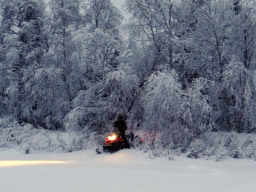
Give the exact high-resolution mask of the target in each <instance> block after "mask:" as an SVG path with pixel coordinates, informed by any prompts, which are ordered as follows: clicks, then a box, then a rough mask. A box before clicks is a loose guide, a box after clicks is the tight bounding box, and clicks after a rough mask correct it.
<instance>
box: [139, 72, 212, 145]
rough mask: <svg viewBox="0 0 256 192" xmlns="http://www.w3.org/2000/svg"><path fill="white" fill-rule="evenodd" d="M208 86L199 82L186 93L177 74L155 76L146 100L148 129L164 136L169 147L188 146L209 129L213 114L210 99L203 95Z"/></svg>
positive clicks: (152, 77) (145, 126) (160, 73)
mask: <svg viewBox="0 0 256 192" xmlns="http://www.w3.org/2000/svg"><path fill="white" fill-rule="evenodd" d="M205 83H206V82H205V80H204V79H199V80H197V81H195V82H194V84H193V86H192V87H190V88H188V89H187V90H182V85H181V83H179V82H178V75H177V73H176V72H175V71H171V73H168V72H167V73H166V72H159V73H154V74H152V75H151V76H150V78H149V79H148V82H147V86H146V90H145V91H146V94H145V96H144V97H143V101H144V105H145V115H144V117H145V120H144V125H143V127H144V129H146V130H153V131H158V132H159V131H160V133H163V137H164V139H163V140H162V142H163V143H165V145H166V144H175V145H177V144H183V145H188V144H189V143H190V141H191V139H193V138H194V137H196V136H198V135H200V134H201V133H203V132H204V131H206V130H207V126H209V122H208V119H209V117H210V114H211V111H212V110H211V107H210V106H209V105H208V97H207V96H206V95H203V94H202V93H201V91H202V90H203V89H204V84H205ZM167 135H168V136H167ZM166 136H167V137H166ZM168 137H169V138H168Z"/></svg>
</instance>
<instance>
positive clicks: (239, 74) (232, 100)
mask: <svg viewBox="0 0 256 192" xmlns="http://www.w3.org/2000/svg"><path fill="white" fill-rule="evenodd" d="M223 83H224V84H223V85H224V88H225V89H224V91H225V102H226V103H225V104H226V105H227V107H228V108H227V110H228V111H227V113H225V114H223V119H224V121H225V123H226V126H227V127H226V130H228V131H237V132H245V131H250V130H251V129H253V128H255V126H256V124H255V123H256V121H255V118H254V114H255V112H256V111H255V110H256V108H255V103H256V100H255V82H254V73H253V72H251V71H249V70H248V69H247V68H246V67H245V66H244V63H243V62H241V61H240V60H239V58H237V57H235V56H233V57H232V60H231V62H230V63H229V64H228V65H227V66H226V68H225V71H224V82H223Z"/></svg>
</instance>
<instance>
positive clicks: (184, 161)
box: [0, 150, 256, 192]
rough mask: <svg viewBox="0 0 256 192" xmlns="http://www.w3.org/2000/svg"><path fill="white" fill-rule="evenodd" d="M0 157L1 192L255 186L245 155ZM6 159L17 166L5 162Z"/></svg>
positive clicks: (206, 191)
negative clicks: (206, 157)
mask: <svg viewBox="0 0 256 192" xmlns="http://www.w3.org/2000/svg"><path fill="white" fill-rule="evenodd" d="M0 159H1V160H0V186H1V190H0V191H1V192H46V191H47V192H90V191H92V192H170V191H173V192H201V191H202V192H255V191H256V182H255V178H256V161H253V160H248V159H246V160H241V159H240V160H236V159H227V160H225V161H220V162H215V161H212V160H203V159H197V160H194V159H188V158H185V157H175V160H172V161H170V160H167V159H166V158H156V159H149V158H148V155H147V154H145V153H142V152H139V151H135V150H123V151H120V152H117V153H115V154H102V155H96V154H95V152H94V151H80V152H74V153H62V154H53V153H50V154H45V153H44V154H29V155H26V154H21V153H19V152H16V151H10V150H6V151H1V152H0ZM10 160H12V161H11V163H12V164H13V163H15V162H16V163H21V164H23V165H15V166H11V167H5V166H6V163H8V162H9V161H10ZM6 161H7V162H6ZM20 161H21V162H20ZM25 162H27V163H28V164H27V165H24V163H25ZM29 163H32V164H31V165H29ZM40 163H42V164H40ZM51 163H52V164H51ZM57 163H60V164H57Z"/></svg>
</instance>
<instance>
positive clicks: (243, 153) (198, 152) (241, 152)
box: [188, 132, 256, 160]
mask: <svg viewBox="0 0 256 192" xmlns="http://www.w3.org/2000/svg"><path fill="white" fill-rule="evenodd" d="M189 151H190V153H189V154H188V156H189V157H192V158H199V157H203V156H207V157H213V158H216V160H221V159H223V158H225V157H233V158H237V159H239V158H252V159H256V134H246V133H235V132H231V133H225V132H216V133H205V134H203V135H202V136H201V137H200V138H198V139H196V140H194V141H193V142H192V143H191V145H190V147H189Z"/></svg>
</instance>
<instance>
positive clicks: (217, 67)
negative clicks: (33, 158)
mask: <svg viewBox="0 0 256 192" xmlns="http://www.w3.org/2000/svg"><path fill="white" fill-rule="evenodd" d="M124 6H125V9H126V11H127V12H128V14H129V15H130V18H129V21H128V22H126V24H125V26H123V24H122V23H123V22H122V20H123V19H124V17H123V15H122V12H121V11H120V10H118V9H117V8H116V7H115V6H114V5H113V4H112V3H111V1H110V0H51V1H49V3H45V1H44V0H1V1H0V10H1V17H0V19H1V27H0V116H2V117H4V116H10V117H12V118H13V119H15V120H16V121H17V122H18V123H19V124H31V125H33V127H34V128H35V129H45V130H53V131H64V132H69V131H75V132H81V131H83V132H84V131H85V130H86V132H96V133H97V134H102V133H106V132H109V131H111V130H112V125H113V121H114V120H115V119H116V117H117V115H123V116H124V117H126V121H127V124H128V127H129V129H132V130H142V131H149V132H152V131H153V132H155V133H160V134H161V137H162V138H163V139H162V141H163V143H162V144H163V145H164V146H167V145H169V144H170V143H172V144H175V145H178V144H182V145H184V146H186V145H188V144H189V143H190V142H191V140H193V138H196V137H198V136H199V135H200V134H202V133H205V132H238V133H252V132H255V131H256V116H255V114H256V87H255V86H256V71H255V70H256V1H255V0H179V1H178V0H126V3H125V5H124ZM124 31H125V33H124Z"/></svg>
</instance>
